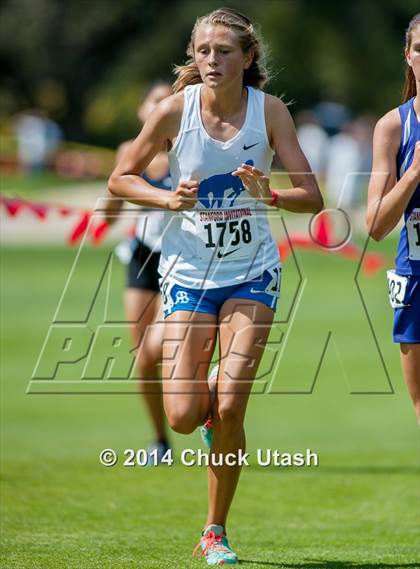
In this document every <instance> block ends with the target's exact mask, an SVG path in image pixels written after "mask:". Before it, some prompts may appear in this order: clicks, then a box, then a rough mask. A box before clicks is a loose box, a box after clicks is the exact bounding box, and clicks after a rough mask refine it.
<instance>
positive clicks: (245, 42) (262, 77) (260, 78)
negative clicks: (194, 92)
mask: <svg viewBox="0 0 420 569" xmlns="http://www.w3.org/2000/svg"><path fill="white" fill-rule="evenodd" d="M202 24H207V25H212V26H218V25H220V26H225V27H226V28H228V29H230V30H232V31H233V32H235V34H236V36H237V38H238V41H239V44H240V46H241V48H242V51H243V52H244V53H247V52H248V51H249V50H253V52H254V58H253V61H252V63H251V65H250V67H249V68H248V69H245V70H244V78H243V84H244V85H250V86H251V87H257V88H259V89H261V88H262V87H263V86H264V85H265V84H266V83H267V81H268V80H269V72H268V70H267V66H266V49H265V46H264V45H263V42H262V40H261V38H260V36H259V34H258V32H257V30H256V29H255V27H254V25H253V24H252V22H251V21H250V20H249V19H248V18H247V17H246V16H244V15H243V14H241V13H240V12H238V11H237V10H233V9H232V8H218V9H217V10H214V11H213V12H211V13H210V14H207V15H206V16H201V17H200V18H197V20H196V22H195V24H194V27H193V30H192V32H191V39H190V42H189V44H188V48H187V56H188V59H187V61H186V62H185V64H184V65H176V66H175V68H174V73H175V75H176V76H177V78H176V80H175V82H174V84H173V90H174V93H178V92H180V91H182V90H183V89H185V87H186V86H187V85H196V84H197V83H202V79H201V76H200V72H199V71H198V67H197V64H196V63H195V60H194V40H195V35H196V33H197V29H198V28H199V26H201V25H202Z"/></svg>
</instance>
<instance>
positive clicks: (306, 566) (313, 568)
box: [240, 559, 420, 569]
mask: <svg viewBox="0 0 420 569" xmlns="http://www.w3.org/2000/svg"><path fill="white" fill-rule="evenodd" d="M245 563H248V564H249V565H258V566H260V567H279V568H281V569H403V568H404V567H412V569H420V565H419V564H418V563H357V562H354V561H305V562H303V563H274V562H272V561H254V560H253V559H241V561H240V564H245Z"/></svg>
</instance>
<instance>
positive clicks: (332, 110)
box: [313, 101, 350, 136]
mask: <svg viewBox="0 0 420 569" xmlns="http://www.w3.org/2000/svg"><path fill="white" fill-rule="evenodd" d="M313 110H314V113H315V114H316V116H317V118H318V121H319V124H320V125H321V127H322V128H323V129H324V130H325V131H326V133H327V134H328V136H334V135H336V134H337V133H338V132H339V131H340V130H341V129H342V127H343V125H344V124H345V123H347V122H348V121H349V120H350V112H349V110H348V109H347V107H346V106H345V105H343V104H342V103H338V102H337V101H321V102H319V103H317V104H316V105H315V107H314V109H313Z"/></svg>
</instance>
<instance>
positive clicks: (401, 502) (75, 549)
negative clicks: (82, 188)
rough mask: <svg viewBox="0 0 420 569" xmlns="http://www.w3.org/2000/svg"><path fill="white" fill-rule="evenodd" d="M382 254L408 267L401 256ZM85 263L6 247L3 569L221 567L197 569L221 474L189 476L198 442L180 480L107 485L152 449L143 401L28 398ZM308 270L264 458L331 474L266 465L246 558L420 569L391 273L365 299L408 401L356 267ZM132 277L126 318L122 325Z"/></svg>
mask: <svg viewBox="0 0 420 569" xmlns="http://www.w3.org/2000/svg"><path fill="white" fill-rule="evenodd" d="M381 248H382V250H383V251H385V252H387V253H388V254H390V255H392V252H393V250H394V248H395V243H393V242H392V240H390V241H387V242H386V243H385V244H381ZM106 254H107V251H106V250H105V249H104V250H102V252H98V251H97V250H93V249H90V250H87V251H86V252H85V253H84V257H83V262H82V263H81V264H80V267H79V271H78V274H77V278H75V279H74V281H73V282H72V286H71V287H70V290H69V292H68V296H67V297H66V302H67V304H66V306H67V310H68V311H69V312H68V318H71V314H72V310H73V311H74V313H78V312H79V306H80V304H81V303H82V304H83V302H84V301H85V298H86V296H87V295H91V294H92V290H93V289H92V287H93V288H94V283H95V282H97V281H98V275H100V274H101V271H102V269H103V263H104V259H105V257H106ZM74 257H75V251H73V250H70V249H65V248H54V247H51V248H36V247H32V248H9V247H3V252H2V259H1V262H2V280H3V285H2V322H3V334H2V335H3V343H2V413H1V416H2V460H1V471H2V485H1V490H2V501H1V504H2V505H1V507H2V532H1V534H2V545H3V555H2V561H0V567H2V568H4V569H14V568H16V569H35V568H36V569H40V568H42V569H44V568H45V569H58V568H60V569H61V568H66V569H94V568H98V569H99V568H101V569H111V568H112V569H134V568H140V567H141V568H149V567H150V568H158V569H166V568H186V567H200V566H202V567H204V566H206V565H205V562H204V561H203V560H192V559H191V551H192V549H193V547H194V545H195V543H196V542H197V541H198V538H199V532H200V529H201V526H202V524H203V523H204V521H205V509H206V472H205V469H204V468H198V467H194V468H187V467H185V466H183V465H182V464H180V461H179V455H180V452H181V450H182V449H184V448H198V447H199V446H200V445H199V437H198V434H197V433H194V434H193V435H190V436H188V437H182V436H174V437H173V444H174V449H175V453H174V454H175V458H176V464H175V465H173V466H172V467H159V468H140V467H136V468H124V467H123V466H122V465H121V462H119V463H118V464H117V465H116V466H114V467H113V468H105V467H103V466H101V464H100V463H99V460H98V455H99V452H100V451H101V449H103V448H113V449H115V450H116V451H117V452H118V453H119V454H121V453H122V451H123V449H126V448H133V449H138V448H142V447H144V446H146V445H147V444H148V442H149V441H150V436H151V431H150V427H149V423H148V421H147V419H146V415H145V412H144V409H143V407H142V405H141V403H140V401H139V399H138V397H137V396H136V395H133V394H131V395H130V394H126V395H118V394H107V395H98V394H91V395H75V394H67V395H63V394H61V395H46V394H39V393H38V394H35V393H32V394H27V393H26V391H27V388H28V384H29V380H30V378H31V376H32V373H33V370H34V366H35V362H36V360H37V357H38V354H39V352H40V349H41V347H42V345H43V342H44V339H45V336H46V333H47V331H48V328H49V325H50V324H51V321H52V319H53V315H54V313H55V310H56V307H57V303H58V301H59V298H60V295H61V291H62V290H63V286H64V284H65V282H66V279H67V277H68V274H69V271H70V268H71V266H72V263H73V260H74ZM298 258H299V267H300V270H301V272H302V274H303V278H304V286H301V288H300V292H299V295H298V298H299V303H298V304H299V310H296V316H295V317H294V319H293V318H292V319H291V320H289V322H283V323H282V322H280V323H278V324H277V325H276V327H275V328H276V329H275V330H274V331H273V334H274V335H275V333H276V331H277V332H279V331H281V332H284V334H285V335H284V338H283V341H282V343H281V347H283V346H286V347H285V350H284V353H283V356H282V359H281V360H280V362H279V365H278V367H277V368H275V372H274V374H275V377H274V381H273V383H272V384H271V392H268V393H265V394H260V393H256V394H254V395H253V396H252V397H251V400H250V404H249V409H248V414H247V419H246V429H247V439H248V450H249V451H250V453H251V456H252V457H254V456H255V452H256V449H257V448H262V449H267V448H271V449H279V450H281V451H285V452H299V451H302V450H303V451H304V450H305V449H307V448H310V449H312V450H313V451H315V452H317V453H318V455H319V460H320V465H319V467H317V468H315V467H310V468H309V467H306V468H285V467H283V468H280V467H275V466H272V467H268V468H263V467H261V466H258V465H257V464H256V461H255V459H254V458H253V460H252V463H251V466H249V467H247V468H244V470H243V472H242V477H241V481H240V485H239V489H238V492H237V495H236V498H235V501H234V504H233V507H232V510H231V515H230V520H229V527H228V530H229V537H230V541H231V544H232V545H233V547H234V549H235V550H236V551H237V552H238V553H239V555H240V557H241V558H242V560H243V562H242V564H241V567H244V568H255V569H257V568H259V567H267V568H270V567H279V568H287V569H292V568H297V569H344V568H357V569H380V568H393V569H396V568H408V567H410V568H414V567H420V557H419V551H418V550H419V506H420V489H419V471H418V466H419V447H418V443H419V439H418V431H417V428H416V424H415V416H414V411H413V409H412V405H411V402H410V400H409V397H408V395H407V392H406V389H405V386H404V383H403V379H402V376H401V372H400V368H399V360H398V349H397V347H396V346H395V345H394V344H392V342H391V321H392V315H391V311H390V309H389V308H388V305H387V300H386V290H385V288H386V287H385V285H384V271H381V273H379V274H377V275H376V276H374V277H373V278H370V279H368V278H366V277H364V276H363V275H362V276H361V277H360V280H359V284H360V289H361V291H362V293H363V298H364V301H365V304H366V307H367V309H368V313H369V316H370V319H371V322H372V325H373V328H374V331H375V334H376V338H377V343H378V345H379V346H380V348H381V351H382V355H383V359H384V363H385V366H386V369H387V371H388V374H389V379H390V381H391V383H392V388H393V393H392V392H390V391H391V390H390V386H389V383H388V379H387V377H386V373H385V372H384V370H383V367H381V366H382V364H381V363H380V359H379V357H378V355H377V353H376V352H375V349H376V348H375V343H374V341H373V339H372V338H373V337H372V335H371V333H370V330H369V327H368V325H367V322H368V321H367V318H366V315H364V312H363V311H362V310H361V302H360V297H359V296H358V295H357V293H356V287H355V284H354V273H355V269H356V265H355V264H352V263H350V262H349V261H346V260H343V259H340V258H339V257H337V256H334V255H323V254H314V253H299V255H298ZM116 271H117V272H116V273H115V274H114V276H113V279H115V281H113V282H114V283H115V284H114V290H113V295H112V306H110V307H109V310H111V311H113V314H114V317H115V315H117V316H118V315H119V317H120V318H122V314H121V306H120V290H121V287H122V279H123V272H122V269H121V268H117V269H116ZM284 273H285V276H284V283H283V285H284V290H283V298H282V302H281V307H280V309H279V313H278V319H279V320H280V321H281V320H285V319H286V317H287V315H288V313H289V309H290V307H291V302H292V299H293V295H294V290H295V288H296V284H297V282H298V274H297V271H296V267H295V266H294V264H293V262H292V258H289V260H288V261H287V263H286V270H285V271H284ZM120 281H121V283H120ZM119 283H120V284H119ZM96 318H98V319H99V317H98V315H96ZM98 322H99V320H98ZM292 324H293V325H292ZM330 331H331V332H332V336H331V339H330V342H329V344H328V348H327V350H326V353H325V357H324V360H323V362H322V365H321V366H320V369H319V373H318V376H317V380H316V383H315V384H314V385H313V379H314V373H313V369H316V365H315V364H316V362H317V361H318V362H319V360H320V355H321V353H322V349H323V346H324V345H325V338H326V337H327V336H328V332H330ZM334 347H336V348H337V350H335V349H334ZM273 349H275V350H277V348H273ZM269 356H270V354H269V352H267V356H265V359H264V362H263V363H262V366H261V367H262V369H265V368H264V366H266V367H267V369H268V368H269V364H268V358H269ZM378 362H379V363H378ZM308 366H309V367H310V368H311V369H310V371H308V369H307V368H308ZM311 366H312V367H311ZM78 370H79V368H77V366H74V368H73V369H72V371H71V373H70V375H71V374H72V373H73V374H77V372H78ZM311 378H312V379H311ZM104 381H106V380H104ZM53 382H54V380H53ZM53 382H52V383H53ZM311 382H312V383H311ZM33 383H34V382H33ZM268 391H270V387H269V388H268ZM290 391H300V392H301V393H299V394H298V393H294V394H291V393H290ZM355 392H358V393H355ZM378 392H382V393H378Z"/></svg>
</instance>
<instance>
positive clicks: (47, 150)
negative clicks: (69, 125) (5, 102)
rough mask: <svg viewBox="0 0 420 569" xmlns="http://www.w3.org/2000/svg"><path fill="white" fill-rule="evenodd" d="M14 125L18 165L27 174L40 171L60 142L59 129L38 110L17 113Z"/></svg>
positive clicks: (60, 134)
mask: <svg viewBox="0 0 420 569" xmlns="http://www.w3.org/2000/svg"><path fill="white" fill-rule="evenodd" d="M14 124H15V132H16V139H17V146H18V160H19V164H20V165H21V167H22V168H23V169H24V170H26V171H28V172H38V171H40V170H42V169H43V168H44V167H45V166H46V165H47V164H48V162H49V160H50V159H51V157H52V155H53V154H54V152H55V150H56V148H57V146H58V143H59V142H60V140H61V137H62V133H61V130H60V128H59V127H58V125H57V124H56V123H55V122H54V121H52V120H51V119H49V118H48V117H47V116H46V115H45V113H44V112H43V111H41V110H38V109H30V110H27V111H23V112H21V113H19V114H18V115H16V117H15V121H14Z"/></svg>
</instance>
